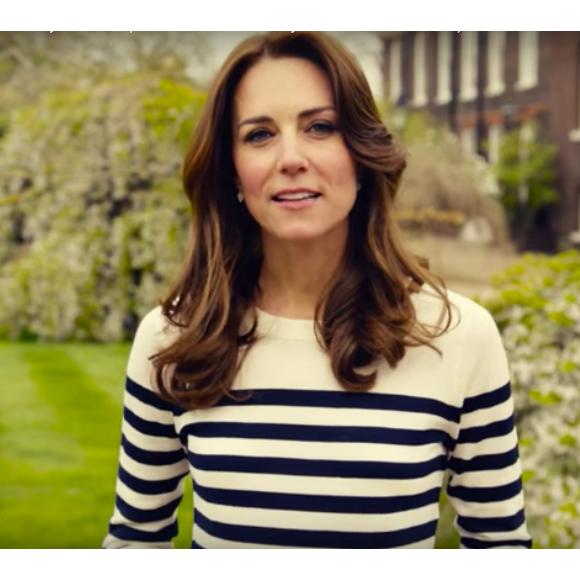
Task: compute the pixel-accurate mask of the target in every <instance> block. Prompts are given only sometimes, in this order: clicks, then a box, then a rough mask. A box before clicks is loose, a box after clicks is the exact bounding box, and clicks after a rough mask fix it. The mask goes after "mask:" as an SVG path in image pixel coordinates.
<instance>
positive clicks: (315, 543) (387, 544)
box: [194, 510, 437, 549]
mask: <svg viewBox="0 0 580 580" xmlns="http://www.w3.org/2000/svg"><path fill="white" fill-rule="evenodd" d="M194 519H195V523H196V525H197V526H199V527H200V528H201V529H202V530H204V531H205V532H206V533H208V534H210V535H211V536H214V537H215V538H220V539H223V540H229V541H233V542H242V543H249V544H262V545H270V546H286V547H289V546H292V547H297V548H299V547H304V548H322V549H332V548H335V549H387V548H398V547H402V546H406V545H408V544H414V543H416V542H421V541H424V540H427V539H430V538H432V537H433V536H434V535H435V530H436V527H437V520H433V521H431V522H427V523H424V524H421V525H418V526H414V527H410V528H404V529H402V530H395V531H391V532H375V533H367V532H328V531H317V530H316V531H311V530H286V529H281V528H262V527H257V526H238V525H232V524H223V523H220V522H215V521H212V520H210V519H209V518H206V517H205V516H204V515H203V514H202V513H201V512H200V511H199V510H195V512H194Z"/></svg>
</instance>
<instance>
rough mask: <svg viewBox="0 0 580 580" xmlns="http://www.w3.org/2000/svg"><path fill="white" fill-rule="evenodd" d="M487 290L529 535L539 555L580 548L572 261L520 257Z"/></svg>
mask: <svg viewBox="0 0 580 580" xmlns="http://www.w3.org/2000/svg"><path fill="white" fill-rule="evenodd" d="M493 287H494V289H495V295H494V296H493V297H491V298H490V299H489V300H488V301H486V302H485V303H484V306H485V307H486V308H488V309H489V310H490V312H491V313H492V314H493V315H494V317H495V319H496V321H497V323H498V326H499V328H500V330H501V332H502V335H503V340H504V343H505V346H506V349H507V351H508V355H509V359H510V362H511V371H512V379H513V390H514V397H515V406H516V410H517V416H516V418H517V425H518V430H519V435H520V439H521V457H522V463H523V467H524V480H525V492H526V506H527V515H528V518H529V521H530V527H531V530H532V532H533V535H534V539H535V541H536V543H537V545H538V546H540V547H545V548H550V547H551V548H580V486H579V485H578V481H579V480H580V253H578V252H576V251H571V252H567V253H563V254H560V255H558V256H555V257H547V256H534V255H528V256H525V257H524V258H523V259H522V261H521V262H520V263H518V264H517V265H516V266H515V267H514V268H512V269H511V270H509V271H507V272H506V273H505V274H503V275H501V276H498V277H496V279H495V280H494V282H493Z"/></svg>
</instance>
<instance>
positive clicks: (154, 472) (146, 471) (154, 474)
mask: <svg viewBox="0 0 580 580" xmlns="http://www.w3.org/2000/svg"><path fill="white" fill-rule="evenodd" d="M119 463H120V465H121V467H122V468H123V469H124V470H125V471H127V472H129V473H130V474H131V475H133V476H134V477H138V478H139V479H144V480H146V481H161V480H164V479H172V478H174V477H178V476H179V475H183V474H185V473H187V471H188V465H189V464H188V463H187V460H186V459H185V458H184V459H183V460H181V461H178V462H177V463H174V464H172V465H145V464H144V463H137V462H136V461H135V460H133V459H131V458H130V457H129V456H128V455H127V454H126V453H125V450H124V449H121V452H120V454H119Z"/></svg>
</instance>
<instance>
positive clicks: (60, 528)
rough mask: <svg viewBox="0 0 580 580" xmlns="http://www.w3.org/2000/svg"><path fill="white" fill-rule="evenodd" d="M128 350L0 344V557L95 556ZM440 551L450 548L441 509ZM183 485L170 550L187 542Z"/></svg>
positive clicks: (107, 504)
mask: <svg viewBox="0 0 580 580" xmlns="http://www.w3.org/2000/svg"><path fill="white" fill-rule="evenodd" d="M129 349H130V345H128V344H122V345H118V344H111V345H82V344H64V345H41V344H38V345H37V344H27V343H25V344H6V343H4V344H0V369H1V370H0V548H99V547H100V544H101V541H102V540H103V537H104V536H105V534H106V532H107V521H108V518H109V517H110V515H111V513H112V509H113V501H114V485H115V475H116V469H117V455H118V449H119V442H120V427H121V411H122V408H121V404H122V397H123V388H124V375H125V366H126V363H127V357H128V355H129ZM443 513H444V518H443V522H442V525H441V526H440V529H439V534H438V539H439V541H438V545H439V546H441V547H448V546H449V547H455V546H456V544H457V539H456V537H455V535H454V534H453V533H451V531H450V527H449V518H450V514H449V511H448V509H447V506H444V510H443ZM191 524H192V504H191V486H190V484H189V483H188V486H187V488H186V494H185V498H184V500H183V502H182V505H181V506H180V510H179V528H180V533H179V537H178V538H177V540H176V547H178V548H187V547H189V544H190V539H191Z"/></svg>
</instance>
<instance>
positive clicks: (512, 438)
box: [453, 431, 517, 461]
mask: <svg viewBox="0 0 580 580" xmlns="http://www.w3.org/2000/svg"><path fill="white" fill-rule="evenodd" d="M516 443H517V436H516V434H515V433H514V432H513V431H511V432H510V433H508V434H507V435H501V436H500V437H494V438H491V439H485V440H484V441H479V442H478V443H461V444H459V445H457V446H456V447H455V451H454V453H453V454H454V455H455V457H458V458H461V459H464V460H466V461H468V460H470V459H473V458H475V457H478V456H479V455H482V453H485V454H486V455H495V454H496V453H497V454H499V453H507V452H508V451H511V450H512V449H513V448H514V447H515V445H516Z"/></svg>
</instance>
